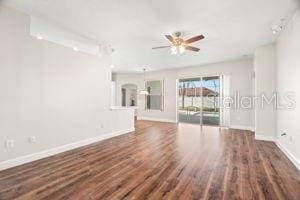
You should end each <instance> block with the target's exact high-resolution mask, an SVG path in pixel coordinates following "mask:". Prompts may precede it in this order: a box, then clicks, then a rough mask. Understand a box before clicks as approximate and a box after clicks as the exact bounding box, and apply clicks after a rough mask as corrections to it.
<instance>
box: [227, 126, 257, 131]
mask: <svg viewBox="0 0 300 200" xmlns="http://www.w3.org/2000/svg"><path fill="white" fill-rule="evenodd" d="M229 128H230V129H239V130H246V131H254V128H252V127H250V126H240V125H231V126H229Z"/></svg>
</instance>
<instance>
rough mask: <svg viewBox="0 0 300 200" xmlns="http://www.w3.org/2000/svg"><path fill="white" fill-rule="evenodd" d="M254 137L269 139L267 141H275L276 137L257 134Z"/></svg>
mask: <svg viewBox="0 0 300 200" xmlns="http://www.w3.org/2000/svg"><path fill="white" fill-rule="evenodd" d="M255 139H256V140H263V141H269V142H276V138H275V137H270V136H264V135H258V134H255Z"/></svg>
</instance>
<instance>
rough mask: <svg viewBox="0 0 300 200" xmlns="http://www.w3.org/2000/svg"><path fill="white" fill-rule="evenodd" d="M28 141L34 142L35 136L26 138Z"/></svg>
mask: <svg viewBox="0 0 300 200" xmlns="http://www.w3.org/2000/svg"><path fill="white" fill-rule="evenodd" d="M28 142H29V143H36V137H35V136H30V137H29V138H28Z"/></svg>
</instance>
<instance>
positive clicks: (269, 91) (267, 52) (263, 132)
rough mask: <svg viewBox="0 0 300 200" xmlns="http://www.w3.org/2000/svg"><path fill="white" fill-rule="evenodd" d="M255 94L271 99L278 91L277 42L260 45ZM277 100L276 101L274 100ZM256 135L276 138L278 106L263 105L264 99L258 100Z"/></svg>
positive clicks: (256, 107) (255, 65)
mask: <svg viewBox="0 0 300 200" xmlns="http://www.w3.org/2000/svg"><path fill="white" fill-rule="evenodd" d="M254 70H255V96H256V97H262V95H265V97H266V98H268V99H271V98H272V96H273V95H274V93H275V92H276V49H275V44H269V45H265V46H261V47H258V48H257V49H256V50H255V56H254ZM274 102H275V101H274ZM255 137H256V138H260V139H269V140H274V139H275V138H276V107H275V105H274V104H271V105H267V104H266V103H264V105H263V106H262V99H261V98H258V99H257V100H256V106H255Z"/></svg>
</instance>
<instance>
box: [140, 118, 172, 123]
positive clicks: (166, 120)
mask: <svg viewBox="0 0 300 200" xmlns="http://www.w3.org/2000/svg"><path fill="white" fill-rule="evenodd" d="M137 120H147V121H156V122H169V123H176V120H173V119H160V118H152V117H137Z"/></svg>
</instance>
